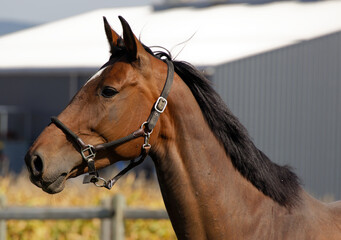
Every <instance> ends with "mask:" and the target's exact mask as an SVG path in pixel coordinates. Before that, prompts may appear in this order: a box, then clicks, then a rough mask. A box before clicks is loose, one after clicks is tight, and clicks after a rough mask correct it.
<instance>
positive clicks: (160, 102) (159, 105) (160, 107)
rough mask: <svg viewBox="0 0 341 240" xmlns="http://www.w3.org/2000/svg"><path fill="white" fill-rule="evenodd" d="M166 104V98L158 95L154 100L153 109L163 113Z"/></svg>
mask: <svg viewBox="0 0 341 240" xmlns="http://www.w3.org/2000/svg"><path fill="white" fill-rule="evenodd" d="M166 106H167V99H166V98H164V97H161V96H160V97H159V98H158V99H157V100H156V103H155V105H154V109H155V111H157V112H158V113H163V111H165V109H166Z"/></svg>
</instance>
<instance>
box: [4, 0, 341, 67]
mask: <svg viewBox="0 0 341 240" xmlns="http://www.w3.org/2000/svg"><path fill="white" fill-rule="evenodd" d="M118 15H122V16H123V17H124V18H125V19H126V20H127V21H128V22H129V24H130V26H131V27H132V29H133V31H134V32H135V34H136V35H137V36H138V37H140V39H141V40H142V42H143V43H144V44H145V45H147V46H162V47H165V48H167V49H168V50H171V52H172V54H173V56H176V55H178V56H177V59H178V60H185V61H188V62H190V63H192V64H194V65H198V66H210V65H216V64H221V63H224V62H229V61H232V60H235V59H240V58H243V57H246V56H250V55H254V54H257V53H260V52H264V51H268V50H271V49H275V48H278V47H281V46H285V45H289V44H292V43H295V42H297V41H300V40H307V39H311V38H315V37H318V36H321V35H325V34H328V33H332V32H336V31H340V30H341V1H320V2H310V3H301V2H296V1H285V2H283V1H281V2H274V3H269V4H260V5H247V4H226V5H217V6H213V7H209V8H190V7H186V8H175V9H170V10H164V11H153V9H152V7H149V6H145V7H129V8H114V9H100V10H96V11H92V12H89V13H86V14H82V15H78V16H75V17H71V18H67V19H63V20H60V21H56V22H52V23H48V24H44V25H41V26H37V27H34V28H31V29H27V30H24V31H20V32H17V33H13V34H9V35H6V36H3V37H1V38H0V70H1V69H2V70H4V69H17V68H83V67H84V68H92V67H96V68H97V67H99V66H101V65H102V64H103V63H104V62H105V61H106V60H107V59H108V55H109V53H108V48H109V47H108V44H107V42H106V37H105V33H104V27H103V20H102V16H106V17H107V19H108V21H109V22H110V24H111V26H112V27H113V28H114V29H115V30H116V31H117V32H118V33H121V25H120V22H119V20H118V18H117V16H118ZM192 36H193V37H192ZM191 37H192V38H191ZM190 38H191V39H190ZM188 39H190V40H188ZM186 40H188V41H187V42H186V43H184V44H181V43H183V42H184V41H186Z"/></svg>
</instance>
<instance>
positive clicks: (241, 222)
mask: <svg viewBox="0 0 341 240" xmlns="http://www.w3.org/2000/svg"><path fill="white" fill-rule="evenodd" d="M119 19H120V21H121V24H122V28H123V37H121V36H119V35H118V34H117V33H116V32H115V31H114V30H113V29H112V28H111V27H110V25H109V24H108V22H107V20H106V19H105V18H104V26H105V32H106V35H107V39H108V42H109V45H110V52H111V56H110V59H109V60H108V62H106V63H105V64H104V65H103V67H102V68H100V70H99V71H98V72H97V73H96V74H95V75H94V76H93V77H92V78H90V79H89V81H88V82H87V83H86V84H85V85H84V86H83V87H82V88H81V89H80V90H79V92H78V93H77V94H76V95H75V96H74V98H73V99H72V100H71V102H70V104H69V105H68V106H67V107H66V108H65V109H64V110H63V111H62V112H61V113H60V115H59V116H58V117H53V118H52V122H51V124H49V126H47V127H46V128H45V129H44V131H43V132H42V133H41V135H40V136H39V137H38V138H37V140H36V141H35V142H34V143H33V145H32V146H31V148H30V149H29V151H28V153H27V154H26V157H25V162H26V165H27V168H28V170H29V173H30V179H31V181H32V182H33V183H34V184H35V185H37V186H38V187H40V188H42V189H43V190H44V191H45V192H48V193H51V194H53V193H58V192H60V191H62V190H63V189H64V185H65V181H66V180H67V179H69V178H72V177H76V176H78V175H81V174H83V173H87V172H89V175H87V177H86V178H85V182H93V183H95V184H96V185H99V186H104V187H107V188H111V187H112V185H113V184H114V183H115V181H116V180H117V179H118V178H119V177H120V176H121V175H123V174H124V173H125V172H126V171H128V170H129V169H131V168H132V167H134V166H135V165H137V164H138V163H139V162H140V161H143V159H144V158H145V156H146V155H147V154H149V155H150V156H151V158H152V159H153V162H154V164H155V168H156V172H157V177H158V181H159V184H160V189H161V192H162V196H163V199H164V202H165V206H166V209H167V211H168V214H169V217H170V220H171V222H172V226H173V228H174V230H175V233H176V235H177V237H178V238H179V239H195V240H199V239H215V240H216V239H233V240H236V239H290V240H293V239H299V240H302V239H309V240H311V239H328V240H331V239H341V203H340V202H336V203H330V204H327V203H322V202H320V201H318V200H316V199H314V198H313V197H311V196H310V195H309V194H308V193H306V192H305V191H304V190H303V188H302V187H301V186H300V181H299V179H298V177H297V176H296V175H295V174H294V173H293V172H292V170H291V169H290V168H289V167H287V166H279V165H277V164H275V163H273V162H272V161H270V160H269V158H268V157H267V156H266V155H265V154H264V153H263V152H262V151H260V150H259V149H257V147H256V146H255V145H254V143H253V142H252V141H251V139H250V137H249V136H248V133H247V131H246V129H245V128H244V127H243V126H242V125H241V123H240V122H239V121H238V119H237V118H236V117H235V116H234V115H233V114H232V113H231V112H230V111H229V110H228V108H227V107H226V105H225V104H224V103H223V101H222V99H221V98H220V97H219V96H218V94H217V93H216V92H215V91H214V90H213V88H212V86H211V84H210V82H209V81H208V80H207V79H206V78H205V77H204V76H203V74H202V73H201V72H199V71H198V70H197V69H195V68H194V67H193V66H191V65H190V64H189V63H185V62H181V61H175V60H172V59H171V57H170V54H169V53H167V52H166V51H164V52H153V51H151V49H150V48H148V47H146V46H145V45H143V44H142V43H141V42H140V41H139V40H138V39H137V38H136V36H135V35H134V33H133V32H132V30H131V28H130V26H129V24H128V23H127V22H126V21H125V20H124V19H123V18H122V17H119ZM198 54H199V53H198ZM86 143H91V144H93V145H90V144H89V145H87V144H86ZM139 156H140V160H132V162H131V163H130V164H129V165H128V168H127V169H125V170H123V172H121V173H120V174H119V176H117V177H115V178H113V179H112V180H108V181H107V180H104V179H102V178H101V177H100V176H99V175H98V173H97V169H101V168H104V167H106V166H108V165H110V164H113V163H115V162H117V161H121V160H130V159H136V158H138V157H139Z"/></svg>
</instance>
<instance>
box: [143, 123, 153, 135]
mask: <svg viewBox="0 0 341 240" xmlns="http://www.w3.org/2000/svg"><path fill="white" fill-rule="evenodd" d="M146 124H148V122H147V121H146V122H144V123H142V125H141V129H146V127H145V126H144V125H146ZM153 130H154V129H152V130H151V131H149V132H148V131H147V132H146V131H144V135H145V136H146V135H148V134H151V133H152V132H153Z"/></svg>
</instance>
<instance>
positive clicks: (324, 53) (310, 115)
mask: <svg viewBox="0 0 341 240" xmlns="http://www.w3.org/2000/svg"><path fill="white" fill-rule="evenodd" d="M340 12H341V2H339V1H322V2H310V3H302V2H293V1H288V2H286V1H284V2H273V3H268V4H261V5H248V4H225V5H215V6H211V7H206V8H203V7H200V8H196V7H183V8H171V9H168V10H160V11H157V10H154V9H153V7H133V8H116V9H102V10H97V11H93V12H90V13H87V14H82V15H79V16H75V17H72V18H68V19H64V20H61V21H57V22H54V23H49V24H45V25H42V26H37V27H35V28H32V29H29V30H25V31H21V32H18V33H14V34H10V35H7V36H4V37H1V38H0V53H1V58H0V105H6V106H16V107H18V108H20V109H21V110H22V111H23V112H25V114H24V115H25V116H29V117H28V119H29V120H27V122H28V123H27V125H29V127H28V128H29V130H28V132H29V133H28V135H26V136H25V137H22V138H20V139H22V141H23V142H24V143H25V144H26V146H28V145H29V144H30V143H31V142H32V140H33V139H34V138H36V137H37V135H38V134H39V133H40V132H41V130H42V129H43V128H44V127H45V126H46V125H47V124H48V123H49V117H50V116H51V115H56V114H58V113H59V112H60V111H61V110H62V109H63V108H64V107H65V106H66V105H67V103H68V101H69V100H70V98H71V97H72V96H73V95H74V94H75V93H76V92H77V90H78V89H79V88H80V87H81V86H82V85H83V84H84V82H85V81H86V80H87V79H88V78H89V76H91V75H92V74H93V73H94V72H95V71H96V70H97V69H98V68H99V67H100V66H101V65H102V64H103V63H104V62H105V61H106V60H107V58H108V45H107V43H106V38H105V34H104V29H103V23H102V16H106V17H107V19H108V20H109V22H110V23H111V25H112V27H113V28H114V29H116V30H117V31H118V32H120V29H121V26H120V23H119V21H118V19H117V16H118V15H122V16H123V17H124V18H125V19H126V20H127V21H128V22H129V23H130V25H131V27H132V29H133V31H134V32H135V34H137V36H139V37H140V39H141V40H142V41H143V42H144V43H145V44H146V45H147V46H163V47H165V48H167V49H169V50H171V52H172V54H173V56H176V58H177V59H180V60H185V61H188V62H190V63H192V64H194V65H196V66H198V67H199V68H201V69H203V71H204V72H206V73H207V74H208V75H209V77H210V79H211V80H212V81H213V84H214V86H215V88H216V89H217V91H218V92H219V94H220V95H221V96H222V98H223V99H224V101H225V102H226V103H227V105H228V106H229V108H230V109H231V110H232V112H233V113H234V114H235V115H236V116H238V117H239V119H240V120H241V122H242V123H243V124H244V125H245V126H246V127H247V129H248V130H249V132H250V135H251V137H252V138H253V139H254V141H255V144H256V145H257V146H258V147H259V148H260V149H262V150H263V151H264V152H265V153H266V154H267V155H268V156H269V157H270V159H272V160H273V161H275V162H277V163H280V164H289V165H291V166H292V167H293V168H294V170H295V172H296V173H297V174H298V175H299V176H300V177H301V179H302V182H303V183H304V186H305V188H306V189H307V190H308V191H310V192H311V193H312V194H314V195H315V196H320V197H321V196H323V195H326V194H331V195H333V196H334V197H335V198H338V199H339V198H341V185H340V183H341V181H340V180H341V174H339V171H340V170H341V147H340V146H341V124H339V123H340V120H341V107H340V106H341V67H340V66H341V60H340V59H341V15H340V14H339V13H340ZM12 117H13V118H15V117H14V116H12ZM10 118H11V115H10V116H9V121H8V122H9V124H8V130H9V131H13V132H15V131H17V132H18V129H17V126H18V124H15V125H13V126H12V125H11V124H10V123H11V122H12V121H11V119H10ZM19 120H22V121H24V120H23V118H22V117H21V118H18V120H16V121H19ZM14 122H15V120H13V123H14ZM24 122H25V121H24ZM26 131H27V130H26ZM19 132H20V131H19ZM16 141H17V140H16ZM12 142H13V141H12ZM17 152H18V151H17ZM20 161H21V160H20Z"/></svg>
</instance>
